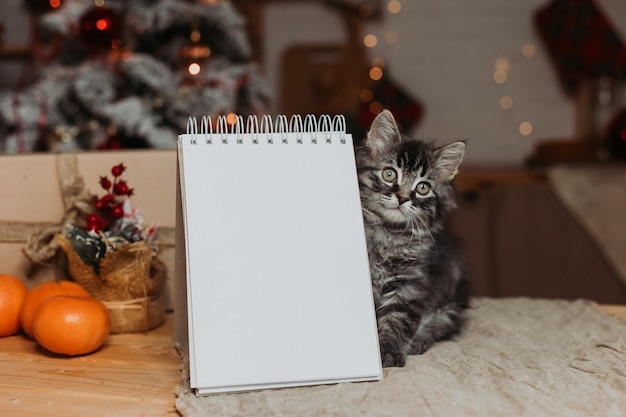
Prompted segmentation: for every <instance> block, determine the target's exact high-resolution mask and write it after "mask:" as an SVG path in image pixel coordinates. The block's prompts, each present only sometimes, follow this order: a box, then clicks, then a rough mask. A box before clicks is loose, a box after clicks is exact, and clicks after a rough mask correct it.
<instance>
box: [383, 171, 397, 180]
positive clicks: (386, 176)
mask: <svg viewBox="0 0 626 417" xmlns="http://www.w3.org/2000/svg"><path fill="white" fill-rule="evenodd" d="M397 179H398V173H397V172H396V170H395V169H393V168H385V169H383V180H384V181H387V182H396V180H397Z"/></svg>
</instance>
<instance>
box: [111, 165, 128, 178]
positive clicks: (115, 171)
mask: <svg viewBox="0 0 626 417" xmlns="http://www.w3.org/2000/svg"><path fill="white" fill-rule="evenodd" d="M124 171H126V167H125V166H124V163H121V164H119V165H115V166H114V167H113V168H111V174H113V176H114V177H119V176H120V175H122V174H123V173H124Z"/></svg>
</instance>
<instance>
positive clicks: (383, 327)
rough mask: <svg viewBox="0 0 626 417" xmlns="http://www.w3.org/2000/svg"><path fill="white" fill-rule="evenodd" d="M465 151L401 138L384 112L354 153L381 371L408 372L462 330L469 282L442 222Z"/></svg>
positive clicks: (451, 205)
mask: <svg viewBox="0 0 626 417" xmlns="http://www.w3.org/2000/svg"><path fill="white" fill-rule="evenodd" d="M464 152H465V143H464V142H460V141H459V142H454V143H451V144H449V145H446V146H443V147H440V148H435V147H434V146H432V145H430V144H426V143H424V142H421V141H418V140H413V139H409V138H406V137H403V136H402V135H401V134H400V132H399V130H398V126H397V125H396V121H395V120H394V118H393V116H392V114H391V113H390V112H389V111H387V110H384V111H383V112H381V113H380V114H379V115H378V116H377V117H376V119H375V120H374V122H373V123H372V126H371V128H370V130H369V132H368V134H367V138H366V139H365V141H364V143H363V144H362V145H361V146H358V147H357V149H356V158H357V169H358V176H359V186H360V191H361V203H362V206H363V218H364V221H365V233H366V237H367V246H368V252H369V261H370V270H371V278H372V286H373V292H374V303H375V307H376V317H377V323H378V336H379V342H380V351H381V358H382V363H383V366H384V367H390V366H404V364H405V361H406V358H407V355H414V354H422V353H424V352H426V350H428V348H430V347H431V346H432V345H433V344H434V343H435V342H437V341H440V340H444V339H448V338H451V337H452V336H455V335H457V334H458V333H459V332H460V331H461V328H462V326H463V322H464V316H463V313H464V310H465V309H466V308H467V307H468V304H469V283H468V281H467V279H466V276H465V270H464V266H463V263H462V260H461V254H460V249H459V248H458V246H457V244H456V242H455V241H454V239H453V238H452V237H451V236H450V235H449V234H448V233H447V232H446V229H445V217H446V215H447V214H448V213H449V212H450V210H452V209H453V208H454V207H456V204H455V201H454V196H455V189H454V186H453V184H452V180H453V179H454V177H455V175H456V174H457V171H458V168H459V165H460V163H461V160H462V159H463V155H464Z"/></svg>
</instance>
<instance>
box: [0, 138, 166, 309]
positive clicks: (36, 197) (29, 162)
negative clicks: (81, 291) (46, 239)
mask: <svg viewBox="0 0 626 417" xmlns="http://www.w3.org/2000/svg"><path fill="white" fill-rule="evenodd" d="M119 163H124V165H125V166H126V167H127V169H126V171H125V172H124V174H123V176H122V179H124V180H125V181H126V182H127V183H128V185H129V187H131V188H133V189H134V194H133V196H132V197H131V200H130V201H131V205H132V206H133V207H136V208H139V209H140V210H141V212H142V213H143V216H144V218H145V226H150V225H153V224H156V225H158V228H159V229H158V230H159V232H158V235H157V239H158V240H159V242H160V253H159V255H158V256H159V258H160V259H161V260H162V261H163V262H164V263H165V265H166V266H167V275H168V279H167V280H166V288H165V303H166V307H167V308H168V309H172V307H173V306H172V304H173V301H172V300H173V286H174V280H173V279H172V274H173V271H174V225H175V209H176V205H175V201H176V200H175V193H176V151H170V150H130V151H101V152H81V153H75V154H44V153H41V154H24V155H3V156H0V175H1V176H2V179H1V180H0V184H1V185H0V193H1V195H2V199H1V200H0V201H1V204H0V273H8V274H12V275H15V276H17V277H19V278H21V279H22V280H23V281H24V282H25V283H26V285H27V286H28V287H29V288H30V287H32V286H34V285H35V284H36V283H39V282H42V281H47V280H52V279H69V278H70V277H69V276H68V273H67V270H66V268H65V267H64V265H62V262H61V263H59V262H54V263H53V264H51V265H49V266H43V265H38V264H36V263H33V262H31V261H30V260H29V259H28V258H27V257H26V256H25V255H24V253H23V249H24V248H25V247H26V245H27V241H28V239H29V236H30V235H31V234H33V233H35V232H36V231H37V230H41V229H42V228H45V227H50V226H53V227H54V226H58V225H60V224H61V220H62V218H63V214H64V211H65V204H66V201H64V194H63V191H64V190H65V191H67V188H68V187H70V186H71V184H72V181H73V179H74V178H75V177H76V176H77V175H78V176H80V177H82V179H83V180H84V184H85V189H86V190H88V191H89V192H91V193H92V194H94V195H98V196H101V195H103V194H104V192H105V191H104V190H103V189H102V188H101V187H100V183H99V179H100V176H108V177H109V178H112V176H111V167H113V166H114V165H117V164H119ZM56 256H57V257H59V258H60V259H63V254H62V253H61V251H60V250H59V253H58V254H57V255H56Z"/></svg>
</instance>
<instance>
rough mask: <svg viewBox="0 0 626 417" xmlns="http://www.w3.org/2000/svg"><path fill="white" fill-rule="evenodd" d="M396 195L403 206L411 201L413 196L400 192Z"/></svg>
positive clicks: (399, 203)
mask: <svg viewBox="0 0 626 417" xmlns="http://www.w3.org/2000/svg"><path fill="white" fill-rule="evenodd" d="M396 197H398V205H399V206H401V205H402V204H404V203H406V202H407V201H409V200H410V199H411V198H410V197H405V196H403V195H400V194H396Z"/></svg>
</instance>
